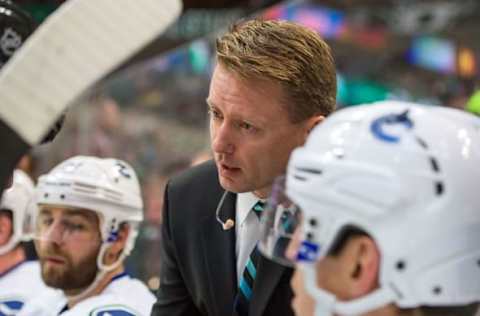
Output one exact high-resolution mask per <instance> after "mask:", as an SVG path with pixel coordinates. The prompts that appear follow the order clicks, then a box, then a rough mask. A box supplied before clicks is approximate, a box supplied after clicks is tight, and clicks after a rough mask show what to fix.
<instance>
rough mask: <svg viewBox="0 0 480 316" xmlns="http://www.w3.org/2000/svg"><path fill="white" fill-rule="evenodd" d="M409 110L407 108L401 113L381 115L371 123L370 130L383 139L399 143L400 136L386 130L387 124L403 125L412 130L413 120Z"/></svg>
mask: <svg viewBox="0 0 480 316" xmlns="http://www.w3.org/2000/svg"><path fill="white" fill-rule="evenodd" d="M408 114H409V111H408V110H406V111H404V112H403V113H400V114H388V115H384V116H381V117H379V118H377V119H376V120H374V121H373V122H372V124H371V125H370V131H371V132H372V133H373V135H374V136H375V137H376V138H378V139H380V140H383V141H386V142H389V143H398V142H399V141H400V137H399V136H397V135H393V134H389V133H388V132H387V131H386V128H385V127H387V126H393V125H403V126H404V127H405V128H406V129H408V130H410V129H412V128H413V121H412V120H411V119H410V118H409V117H408Z"/></svg>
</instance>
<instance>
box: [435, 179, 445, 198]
mask: <svg viewBox="0 0 480 316" xmlns="http://www.w3.org/2000/svg"><path fill="white" fill-rule="evenodd" d="M435 193H436V194H437V195H442V194H443V182H441V181H438V182H435Z"/></svg>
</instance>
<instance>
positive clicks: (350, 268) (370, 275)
mask: <svg viewBox="0 0 480 316" xmlns="http://www.w3.org/2000/svg"><path fill="white" fill-rule="evenodd" d="M340 256H341V260H342V265H344V266H345V270H344V271H346V272H347V273H348V275H347V278H348V283H349V287H348V291H349V293H348V296H349V297H350V298H351V299H353V298H358V297H361V296H365V295H367V294H368V293H370V292H371V291H372V290H374V289H375V288H376V287H377V286H378V273H379V268H380V252H379V250H378V248H377V245H376V244H375V242H374V241H373V239H371V238H370V237H368V236H357V237H353V238H351V239H350V240H349V241H347V243H346V245H345V248H344V249H343V250H342V252H341V254H340Z"/></svg>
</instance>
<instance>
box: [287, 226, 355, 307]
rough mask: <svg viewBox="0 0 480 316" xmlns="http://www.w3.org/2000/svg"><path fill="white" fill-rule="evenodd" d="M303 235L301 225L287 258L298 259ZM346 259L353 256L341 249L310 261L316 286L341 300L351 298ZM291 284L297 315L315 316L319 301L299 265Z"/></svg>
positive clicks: (292, 241) (293, 238)
mask: <svg viewBox="0 0 480 316" xmlns="http://www.w3.org/2000/svg"><path fill="white" fill-rule="evenodd" d="M301 236H302V232H301V227H299V228H298V229H297V230H296V231H295V233H294V234H293V236H292V239H291V241H290V243H289V245H288V248H287V252H286V256H287V258H288V259H290V260H291V261H296V259H295V258H296V257H297V253H298V251H299V249H300V247H301V242H302V241H301ZM346 260H347V261H348V260H351V258H348V257H347V255H346V254H345V253H343V252H342V251H341V252H340V253H339V254H338V255H335V256H331V255H327V256H325V257H324V258H322V259H321V260H319V261H317V262H315V263H310V264H312V265H314V268H315V270H316V280H315V281H316V286H317V287H318V288H322V289H324V290H326V291H328V292H330V293H332V294H334V295H335V296H336V297H337V299H339V300H348V299H351V297H350V296H349V294H348V290H346V289H348V287H349V286H350V284H349V283H348V282H349V279H348V278H345V277H344V276H345V275H346V273H345V271H348V267H347V266H348V265H347V264H346ZM347 263H348V262H347ZM347 275H348V273H347ZM290 286H291V287H292V290H293V293H294V298H293V300H292V307H293V310H294V311H295V315H298V316H314V311H315V305H316V304H317V303H316V302H315V300H314V299H313V297H312V296H311V295H310V294H309V293H308V291H307V289H306V284H305V276H304V272H303V271H302V269H301V268H300V267H299V266H297V267H296V269H295V272H294V274H293V277H292V279H291V281H290Z"/></svg>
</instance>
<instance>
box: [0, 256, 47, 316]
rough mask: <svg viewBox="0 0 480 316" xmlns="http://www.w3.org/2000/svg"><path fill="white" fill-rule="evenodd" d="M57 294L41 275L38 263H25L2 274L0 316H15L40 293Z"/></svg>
mask: <svg viewBox="0 0 480 316" xmlns="http://www.w3.org/2000/svg"><path fill="white" fill-rule="evenodd" d="M45 292H50V293H51V292H55V290H53V289H51V288H48V287H47V286H46V285H45V284H44V283H43V281H42V277H41V275H40V264H39V262H38V261H23V262H21V263H19V264H17V265H15V266H14V267H12V268H11V269H9V270H8V271H6V272H4V273H2V274H0V316H15V315H17V314H18V313H19V311H20V310H21V309H22V308H23V307H24V306H26V305H28V303H29V302H30V301H31V300H32V299H34V298H35V297H36V296H38V295H39V293H45Z"/></svg>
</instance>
